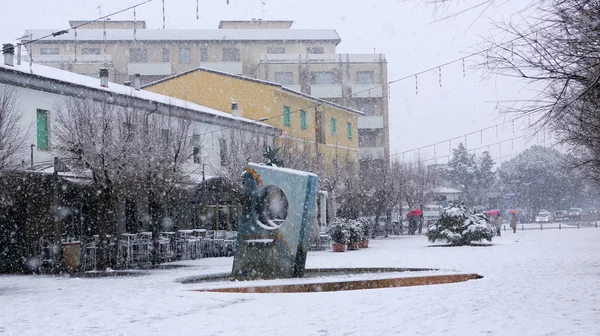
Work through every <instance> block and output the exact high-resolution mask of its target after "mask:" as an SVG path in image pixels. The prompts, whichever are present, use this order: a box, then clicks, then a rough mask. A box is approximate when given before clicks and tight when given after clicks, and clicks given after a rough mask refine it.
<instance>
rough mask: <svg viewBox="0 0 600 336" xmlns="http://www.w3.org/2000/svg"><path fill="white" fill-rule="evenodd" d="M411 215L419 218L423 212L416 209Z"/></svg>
mask: <svg viewBox="0 0 600 336" xmlns="http://www.w3.org/2000/svg"><path fill="white" fill-rule="evenodd" d="M413 214H414V215H415V216H421V215H422V214H423V212H421V210H419V209H417V210H413Z"/></svg>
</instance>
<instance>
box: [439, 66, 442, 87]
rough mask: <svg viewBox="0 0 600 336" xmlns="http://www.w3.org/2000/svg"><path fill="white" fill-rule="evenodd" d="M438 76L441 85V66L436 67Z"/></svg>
mask: <svg viewBox="0 0 600 336" xmlns="http://www.w3.org/2000/svg"><path fill="white" fill-rule="evenodd" d="M438 77H439V81H440V87H442V67H439V68H438Z"/></svg>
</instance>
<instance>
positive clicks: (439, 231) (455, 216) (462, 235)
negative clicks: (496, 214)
mask: <svg viewBox="0 0 600 336" xmlns="http://www.w3.org/2000/svg"><path fill="white" fill-rule="evenodd" d="M494 234H495V230H494V228H493V227H492V225H491V224H490V223H489V222H488V220H487V217H486V216H485V215H484V214H471V213H469V212H468V211H467V208H466V207H465V206H464V205H462V204H449V205H448V207H447V208H445V209H444V210H443V211H442V216H441V218H440V219H439V220H438V221H437V222H436V223H435V224H432V225H430V226H429V230H428V232H427V238H428V239H429V241H431V242H435V241H439V240H442V241H446V242H448V243H450V244H452V245H469V244H471V243H472V242H474V241H482V240H484V239H485V240H487V241H491V240H492V237H494Z"/></svg>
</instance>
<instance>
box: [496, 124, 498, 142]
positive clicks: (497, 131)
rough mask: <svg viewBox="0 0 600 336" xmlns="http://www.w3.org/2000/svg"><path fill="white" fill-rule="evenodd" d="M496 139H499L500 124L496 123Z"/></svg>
mask: <svg viewBox="0 0 600 336" xmlns="http://www.w3.org/2000/svg"><path fill="white" fill-rule="evenodd" d="M496 139H498V125H496Z"/></svg>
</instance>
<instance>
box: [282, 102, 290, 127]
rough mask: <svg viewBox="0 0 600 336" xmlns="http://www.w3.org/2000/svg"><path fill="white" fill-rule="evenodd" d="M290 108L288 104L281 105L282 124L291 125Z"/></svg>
mask: <svg viewBox="0 0 600 336" xmlns="http://www.w3.org/2000/svg"><path fill="white" fill-rule="evenodd" d="M290 114H291V112H290V108H289V107H288V106H284V107H283V126H292V116H291V115H290Z"/></svg>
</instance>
